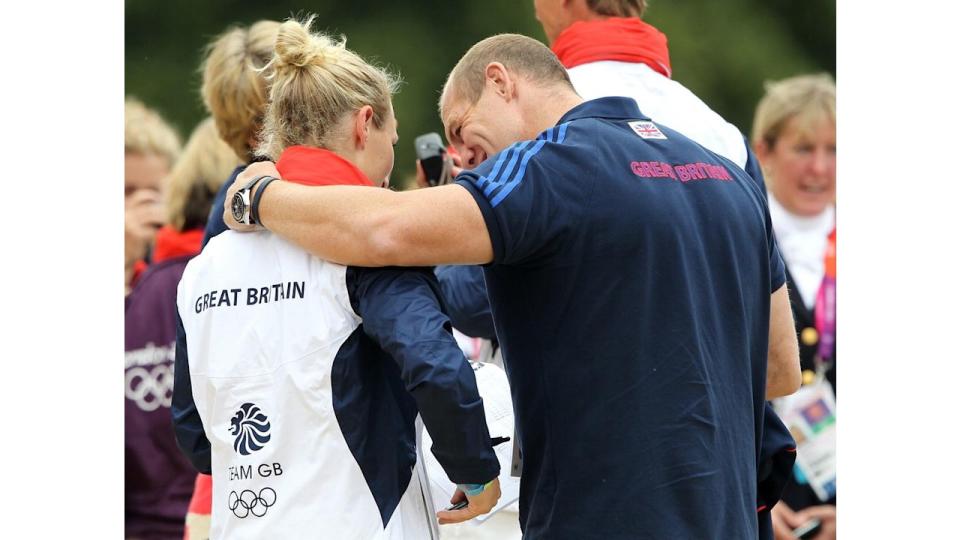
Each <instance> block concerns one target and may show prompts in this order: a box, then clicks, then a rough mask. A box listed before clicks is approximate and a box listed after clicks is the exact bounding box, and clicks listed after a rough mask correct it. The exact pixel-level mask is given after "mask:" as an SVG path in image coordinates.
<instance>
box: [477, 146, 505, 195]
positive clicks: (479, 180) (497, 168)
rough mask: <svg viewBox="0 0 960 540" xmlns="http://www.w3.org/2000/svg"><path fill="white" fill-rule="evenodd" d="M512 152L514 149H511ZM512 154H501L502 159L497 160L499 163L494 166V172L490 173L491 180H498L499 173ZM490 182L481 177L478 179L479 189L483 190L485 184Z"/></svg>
mask: <svg viewBox="0 0 960 540" xmlns="http://www.w3.org/2000/svg"><path fill="white" fill-rule="evenodd" d="M511 150H512V149H511ZM509 153H510V150H505V151H503V152H500V157H498V158H497V162H496V163H495V164H494V165H493V170H492V171H490V178H496V177H497V173H499V172H500V167H502V166H503V162H504V161H506V159H507V154H509ZM487 182H489V180H487V177H486V176H481V177H480V178H478V179H477V187H479V188H482V187H483V185H484V184H486V183H487Z"/></svg>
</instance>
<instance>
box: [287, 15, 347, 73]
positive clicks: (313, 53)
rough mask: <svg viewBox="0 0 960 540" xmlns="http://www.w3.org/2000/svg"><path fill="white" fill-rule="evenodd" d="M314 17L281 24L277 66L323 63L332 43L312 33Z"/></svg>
mask: <svg viewBox="0 0 960 540" xmlns="http://www.w3.org/2000/svg"><path fill="white" fill-rule="evenodd" d="M313 19H314V18H313V17H310V18H309V19H307V21H306V22H300V21H296V20H293V19H291V20H288V21H286V22H284V23H283V24H281V25H280V30H279V31H278V32H277V45H276V47H275V51H276V57H275V59H274V60H275V61H274V64H275V66H274V67H276V68H282V67H286V66H290V67H296V68H303V67H306V66H309V65H323V63H324V62H325V61H326V59H327V58H326V54H325V53H326V51H327V50H328V49H329V48H330V46H331V45H333V44H332V43H329V42H328V40H327V39H324V38H322V37H319V36H314V35H311V34H310V25H311V24H312V23H313Z"/></svg>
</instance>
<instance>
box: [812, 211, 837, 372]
mask: <svg viewBox="0 0 960 540" xmlns="http://www.w3.org/2000/svg"><path fill="white" fill-rule="evenodd" d="M814 325H815V326H816V328H817V333H818V334H819V335H820V344H819V345H818V346H817V355H816V359H815V361H816V364H817V374H818V375H822V374H823V372H825V371H826V369H827V368H828V367H829V365H832V364H833V361H834V351H835V348H834V345H835V343H836V338H837V228H836V227H834V228H833V231H832V232H831V233H830V236H829V237H828V238H827V253H826V255H825V257H824V276H823V282H822V283H821V284H820V290H819V291H818V292H817V302H816V306H815V308H814Z"/></svg>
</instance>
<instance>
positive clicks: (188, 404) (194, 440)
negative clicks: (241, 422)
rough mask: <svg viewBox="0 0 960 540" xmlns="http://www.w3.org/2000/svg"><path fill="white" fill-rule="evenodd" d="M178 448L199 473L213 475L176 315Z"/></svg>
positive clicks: (175, 424)
mask: <svg viewBox="0 0 960 540" xmlns="http://www.w3.org/2000/svg"><path fill="white" fill-rule="evenodd" d="M170 414H171V416H172V417H173V429H174V433H175V435H176V439H177V446H179V447H180V451H181V452H183V454H184V455H185V456H187V459H189V460H190V463H192V464H193V467H194V468H195V469H197V471H199V472H201V473H203V474H211V473H210V441H209V440H208V439H207V434H206V433H205V432H204V430H203V422H202V421H201V420H200V413H199V412H198V411H197V405H196V403H194V401H193V385H192V384H191V382H190V362H189V361H188V359H187V334H186V332H184V330H183V321H182V320H181V319H180V313H179V312H178V313H177V350H176V358H175V359H174V366H173V399H172V401H171V403H170Z"/></svg>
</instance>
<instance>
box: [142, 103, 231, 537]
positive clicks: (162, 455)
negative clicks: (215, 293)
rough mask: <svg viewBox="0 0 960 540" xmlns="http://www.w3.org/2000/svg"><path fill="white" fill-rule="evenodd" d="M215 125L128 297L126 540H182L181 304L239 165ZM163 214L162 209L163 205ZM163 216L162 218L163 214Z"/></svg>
mask: <svg viewBox="0 0 960 540" xmlns="http://www.w3.org/2000/svg"><path fill="white" fill-rule="evenodd" d="M238 161H239V160H238V159H237V157H236V156H235V155H234V153H233V151H231V150H230V148H229V147H228V146H227V145H226V143H224V142H223V141H221V140H220V137H219V135H218V134H217V129H216V126H214V125H213V121H212V120H210V119H207V120H205V121H203V122H201V123H200V125H199V126H197V128H196V129H195V130H194V132H193V134H192V135H191V136H190V139H189V141H188V142H187V145H186V147H185V149H184V151H183V154H182V155H181V157H180V159H179V160H178V161H177V162H176V164H175V165H174V167H173V170H172V171H171V172H170V174H169V176H167V177H166V179H165V180H164V183H165V199H166V216H165V218H164V219H163V221H164V222H166V223H168V224H169V225H165V226H163V227H162V228H161V229H160V230H159V231H158V232H157V234H156V241H155V243H154V247H153V253H152V261H151V264H150V266H148V267H147V269H146V270H145V271H144V272H143V275H142V276H141V277H140V278H139V280H138V281H137V284H136V286H135V287H134V288H133V291H132V292H131V293H130V294H129V295H128V296H127V301H126V310H125V314H124V315H125V331H126V333H125V351H126V354H125V359H126V366H125V376H124V384H125V388H124V393H125V400H124V426H125V429H124V442H125V445H124V446H125V460H124V462H125V463H124V464H125V473H124V480H125V501H126V505H125V506H126V508H125V510H126V512H125V516H126V517H125V528H126V537H127V538H151V539H170V540H180V539H182V538H183V535H184V525H183V518H184V515H185V514H186V511H187V503H188V501H189V500H190V496H191V493H192V492H193V483H194V477H195V473H194V471H193V468H192V467H191V466H190V462H189V461H187V460H186V459H184V457H183V456H182V454H181V453H180V452H179V450H178V449H177V445H176V441H175V440H174V438H173V433H172V432H171V430H170V423H171V420H170V400H171V394H172V392H173V352H174V345H175V341H176V327H175V326H174V320H175V317H174V312H175V310H176V307H175V305H174V298H175V297H176V287H177V282H178V281H179V280H180V274H181V273H183V269H184V267H185V266H186V264H187V261H188V260H189V259H190V257H192V256H194V255H196V254H197V253H199V251H200V239H201V237H202V235H203V226H204V224H205V222H206V216H207V214H208V213H209V211H210V202H211V200H212V198H213V194H214V193H216V191H217V190H218V189H219V188H220V183H221V182H223V180H224V179H225V178H226V175H227V174H228V173H229V172H230V170H231V169H233V168H234V167H235V166H236V164H237V163H238ZM161 207H162V206H161ZM161 216H162V214H161Z"/></svg>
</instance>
